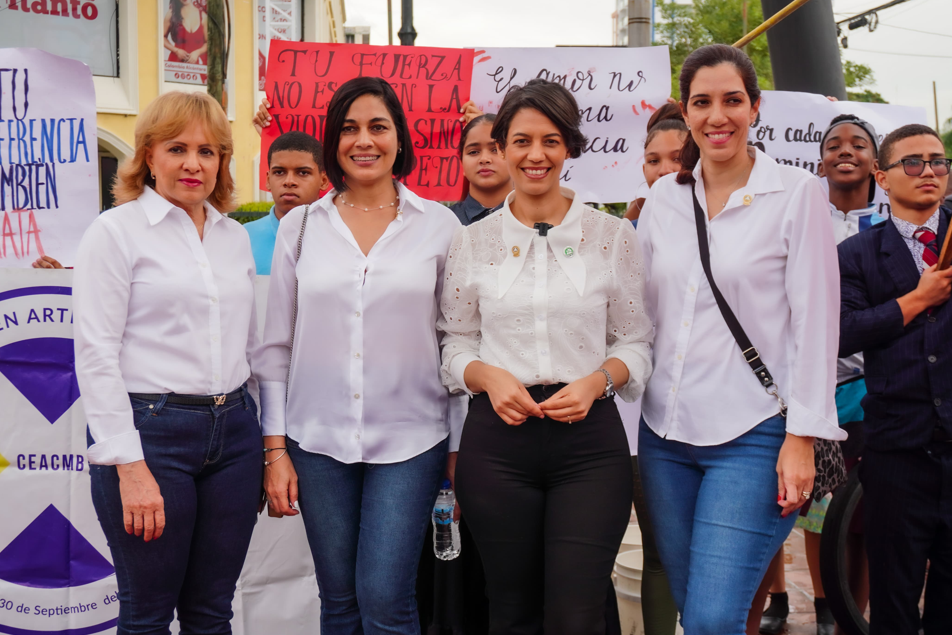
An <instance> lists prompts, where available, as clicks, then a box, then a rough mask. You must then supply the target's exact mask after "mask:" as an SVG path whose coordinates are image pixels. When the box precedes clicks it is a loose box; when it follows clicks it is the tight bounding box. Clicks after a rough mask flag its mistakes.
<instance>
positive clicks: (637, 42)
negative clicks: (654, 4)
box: [628, 0, 651, 47]
mask: <svg viewBox="0 0 952 635" xmlns="http://www.w3.org/2000/svg"><path fill="white" fill-rule="evenodd" d="M628 46H630V47H636V46H651V0H628Z"/></svg>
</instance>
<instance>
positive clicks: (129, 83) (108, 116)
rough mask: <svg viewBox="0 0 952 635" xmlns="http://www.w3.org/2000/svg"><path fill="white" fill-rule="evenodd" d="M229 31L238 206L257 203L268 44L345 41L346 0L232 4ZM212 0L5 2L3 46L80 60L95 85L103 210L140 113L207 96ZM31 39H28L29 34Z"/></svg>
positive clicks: (232, 0)
mask: <svg viewBox="0 0 952 635" xmlns="http://www.w3.org/2000/svg"><path fill="white" fill-rule="evenodd" d="M226 1H228V5H227V6H226V23H228V25H229V26H230V29H231V48H230V51H229V55H228V68H227V83H226V88H225V90H226V92H227V108H226V110H227V113H228V118H229V120H231V122H232V133H233V136H234V142H235V156H234V160H233V164H232V171H233V173H234V175H235V179H236V182H237V184H238V189H239V191H238V199H239V201H240V202H250V201H254V200H260V199H261V197H262V193H261V192H260V191H259V190H258V187H257V165H258V164H257V159H258V151H259V143H258V135H257V133H256V132H255V130H254V128H253V127H252V125H251V118H252V116H253V114H254V112H255V110H256V108H257V105H258V104H259V103H260V101H261V98H262V97H263V96H264V93H263V92H262V91H261V90H260V88H262V87H263V84H259V78H263V73H264V66H265V62H266V59H267V48H268V42H269V41H270V39H275V38H276V39H294V40H302V39H303V40H304V41H311V42H343V41H344V22H345V20H346V14H345V8H344V0H226ZM205 2H206V0H81V1H80V0H69V1H67V0H0V9H4V11H3V18H2V20H0V22H2V23H3V24H2V25H0V42H2V46H14V47H21V46H22V47H33V48H40V49H44V50H46V51H48V52H50V53H54V54H56V55H61V56H63V57H69V58H72V59H78V60H80V61H83V62H85V63H86V64H87V65H88V66H89V67H90V69H92V71H93V75H94V77H93V80H94V82H95V85H96V110H97V113H98V114H97V128H98V130H97V132H98V138H99V165H100V183H101V187H100V191H101V197H100V198H101V207H102V208H103V209H106V208H108V207H111V203H112V197H111V195H110V193H109V189H110V187H111V183H112V177H113V175H115V172H116V169H117V167H118V165H119V163H121V162H122V161H123V160H124V159H126V158H127V157H129V156H131V155H132V152H133V145H134V143H135V138H134V132H135V124H136V117H137V115H138V114H139V112H141V110H142V109H143V108H145V106H146V105H147V104H148V103H149V102H150V101H152V100H153V99H155V98H156V97H158V96H159V95H161V94H163V93H165V92H168V91H172V90H185V91H204V90H206V88H205V79H206V77H205V74H204V71H205V69H206V67H205V65H204V64H205V54H204V51H205V37H204V33H205V29H206V27H207V14H206V13H205ZM26 34H30V35H29V36H27V35H26Z"/></svg>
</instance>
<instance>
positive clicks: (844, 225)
mask: <svg viewBox="0 0 952 635" xmlns="http://www.w3.org/2000/svg"><path fill="white" fill-rule="evenodd" d="M878 208H879V206H878V205H876V204H874V203H871V204H870V205H869V206H868V207H864V208H863V209H853V210H850V211H848V212H842V211H840V210H838V209H836V207H835V206H834V205H833V203H830V218H831V219H832V221H833V240H835V241H836V244H837V245H839V244H840V243H841V242H843V241H844V240H846V239H847V238H849V237H850V236H855V235H856V234H858V233H860V232H861V231H865V230H867V229H869V228H870V227H872V226H873V225H878V224H879V223H882V222H884V221H885V220H886V219H885V218H883V217H882V216H880V215H879V214H878V213H877V212H876V210H877V209H878ZM917 242H918V241H917ZM919 244H922V243H919ZM863 368H864V364H863V354H862V353H856V354H854V355H850V356H849V357H841V358H840V359H838V360H837V362H836V383H837V384H842V383H844V382H849V381H852V380H854V379H856V378H857V377H860V376H862V375H863Z"/></svg>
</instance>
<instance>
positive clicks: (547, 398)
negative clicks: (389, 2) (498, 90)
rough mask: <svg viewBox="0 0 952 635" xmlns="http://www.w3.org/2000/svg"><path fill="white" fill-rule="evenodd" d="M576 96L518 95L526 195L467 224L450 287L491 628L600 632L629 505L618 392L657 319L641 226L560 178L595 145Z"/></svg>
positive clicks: (506, 120)
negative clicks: (585, 131) (647, 287)
mask: <svg viewBox="0 0 952 635" xmlns="http://www.w3.org/2000/svg"><path fill="white" fill-rule="evenodd" d="M579 119H580V118H579V113H578V106H577V104H576V102H575V99H574V98H573V97H572V95H571V93H569V92H568V91H567V90H566V89H565V88H564V87H562V86H560V85H558V84H554V83H551V82H547V81H544V80H541V79H537V80H531V81H530V82H528V83H527V84H526V85H525V86H523V87H518V88H513V89H512V90H511V91H510V92H509V94H507V95H506V98H505V99H504V101H503V104H502V106H501V108H500V110H499V113H498V115H497V116H496V120H495V122H494V123H493V130H492V136H493V139H494V140H495V141H496V143H497V144H498V146H499V149H500V152H501V153H502V154H503V157H504V159H505V161H506V163H507V165H508V168H509V173H510V174H511V175H512V177H513V183H514V185H515V191H514V192H513V193H512V194H510V195H509V196H508V197H507V198H506V202H505V204H504V205H503V208H502V210H500V211H499V212H496V213H494V214H493V215H491V216H489V217H488V218H485V219H483V220H482V221H480V222H478V223H474V224H473V225H470V226H468V227H466V228H464V229H462V230H460V231H459V232H458V233H457V235H456V237H455V239H454V241H453V247H452V249H451V250H450V255H449V261H448V265H447V270H446V277H445V279H444V286H443V300H442V308H443V315H444V319H443V320H442V321H441V323H440V324H441V328H442V329H443V330H444V331H445V332H446V335H445V336H444V338H443V347H444V348H443V381H444V383H445V384H446V385H447V386H448V387H449V388H450V389H451V390H452V391H454V392H466V393H469V394H475V395H476V396H475V398H474V399H473V400H472V402H471V404H470V410H469V415H468V417H467V420H466V426H465V427H464V431H463V437H462V441H461V445H460V455H459V462H458V466H457V470H456V486H457V488H458V495H459V501H460V505H461V507H462V510H463V514H464V515H465V516H466V518H467V520H468V522H469V525H470V528H471V529H472V532H473V536H474V538H475V539H476V542H477V544H478V545H479V552H480V554H481V556H482V560H483V565H484V567H485V571H486V580H487V589H488V593H489V603H490V632H491V633H506V634H511V633H541V632H542V631H543V630H544V631H545V633H547V634H553V633H583V632H584V633H600V632H604V629H605V619H604V617H605V589H606V588H607V587H608V585H609V576H610V574H611V570H612V563H613V561H614V557H615V554H616V553H617V551H618V546H619V544H620V542H621V539H622V537H623V535H624V533H625V529H626V527H627V524H628V519H629V516H630V512H631V496H632V471H631V459H630V457H629V454H628V442H627V438H626V436H625V431H624V427H623V425H622V422H621V419H620V418H619V416H618V410H617V408H616V407H615V403H614V401H613V400H612V399H610V398H608V397H611V396H612V395H613V394H614V389H613V386H614V387H617V388H618V390H619V392H620V394H621V395H622V397H623V398H625V399H626V400H628V401H634V400H635V399H637V398H638V397H639V396H640V395H641V392H642V390H643V388H644V383H645V381H646V380H647V378H648V375H649V374H650V371H651V363H650V360H649V358H650V341H651V324H650V322H649V320H648V316H647V315H646V313H645V310H644V306H643V303H642V293H643V289H644V273H643V268H642V260H641V252H640V248H639V246H638V241H637V238H636V236H635V233H634V229H633V228H632V226H631V223H630V222H628V221H625V220H623V219H619V218H615V217H613V216H610V215H608V214H605V213H603V212H599V211H596V210H593V209H591V208H589V207H586V206H585V204H584V203H582V201H580V200H578V199H577V198H576V197H575V194H574V192H572V191H571V190H568V189H564V188H560V187H559V177H560V175H561V172H562V166H563V164H564V162H565V160H566V159H568V158H576V157H578V156H579V155H580V154H581V152H582V150H583V148H584V146H585V143H586V139H585V137H584V136H583V135H582V133H581V131H580V130H579V124H580V120H579Z"/></svg>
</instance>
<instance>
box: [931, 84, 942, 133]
mask: <svg viewBox="0 0 952 635" xmlns="http://www.w3.org/2000/svg"><path fill="white" fill-rule="evenodd" d="M932 106H933V108H935V131H936V132H938V133H939V134H942V130H940V128H942V124H941V123H939V96H938V94H937V93H936V92H935V80H934V79H933V80H932Z"/></svg>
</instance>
